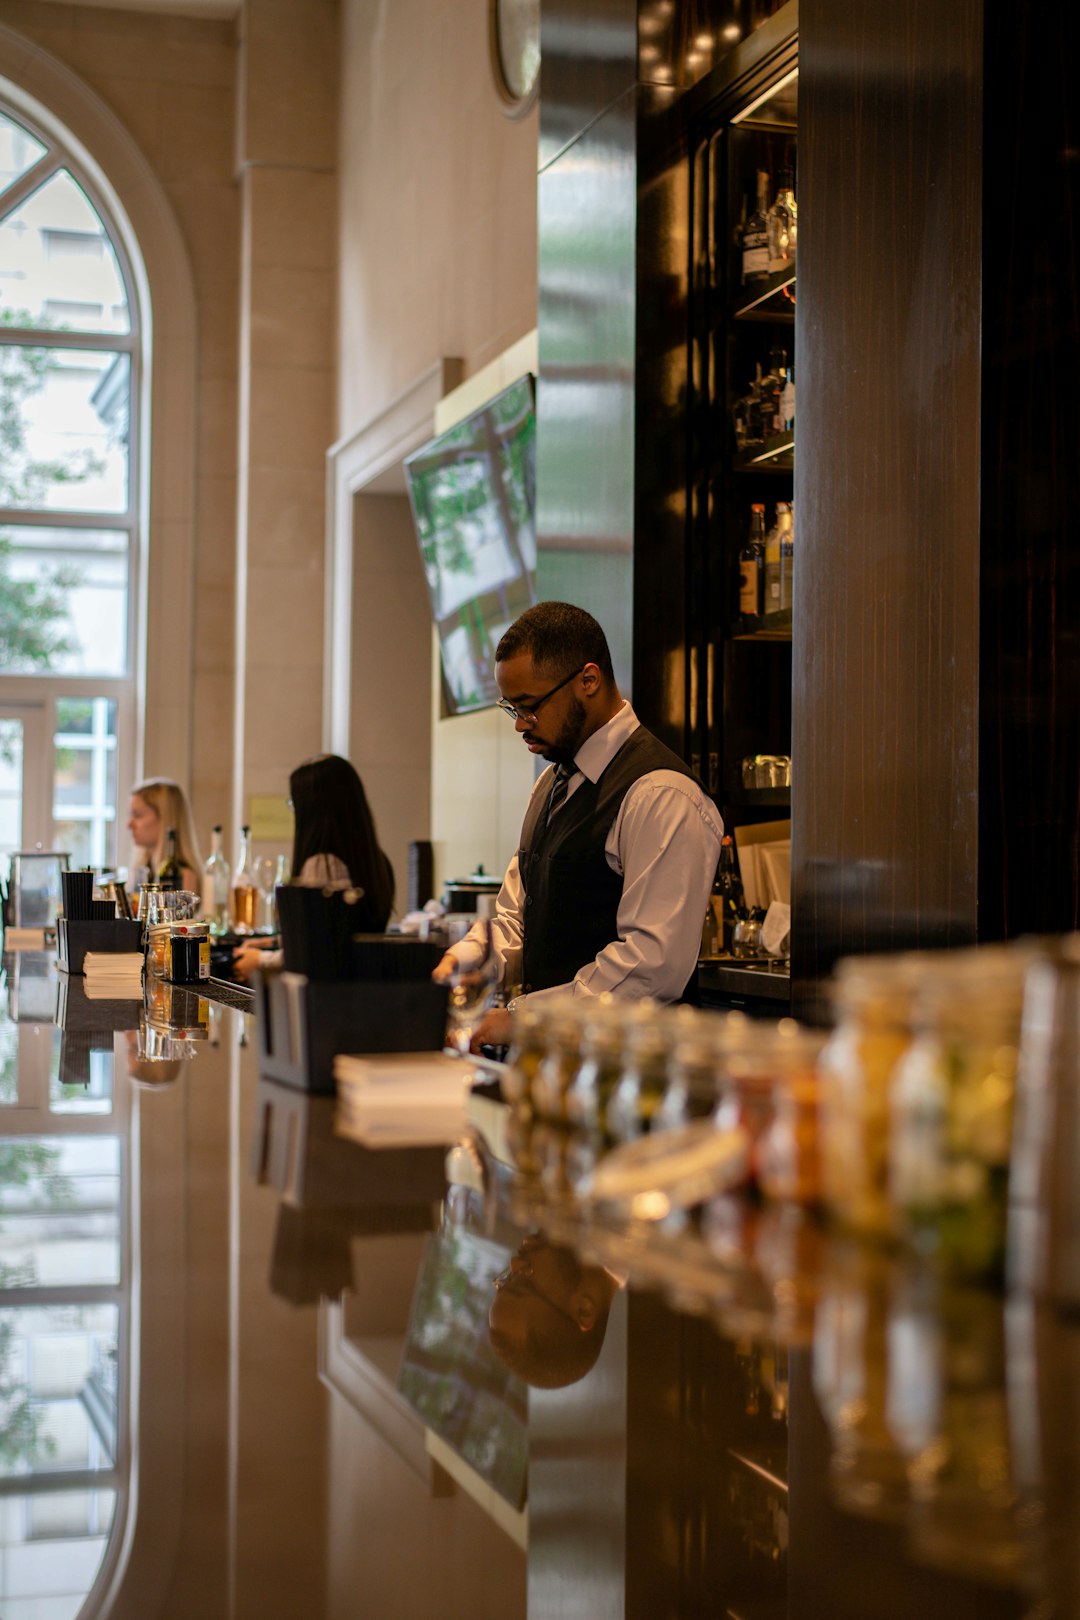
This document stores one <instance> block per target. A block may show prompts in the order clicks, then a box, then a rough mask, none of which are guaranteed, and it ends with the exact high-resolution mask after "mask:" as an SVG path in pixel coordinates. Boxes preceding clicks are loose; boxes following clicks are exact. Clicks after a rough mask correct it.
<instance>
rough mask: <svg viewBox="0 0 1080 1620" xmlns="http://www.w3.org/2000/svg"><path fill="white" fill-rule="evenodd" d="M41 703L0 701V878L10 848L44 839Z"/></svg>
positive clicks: (45, 796)
mask: <svg viewBox="0 0 1080 1620" xmlns="http://www.w3.org/2000/svg"><path fill="white" fill-rule="evenodd" d="M50 819H51V818H50V816H49V795H48V756H47V752H46V747H45V705H44V704H43V703H2V704H0V879H2V878H6V876H7V869H8V858H9V856H11V855H12V854H13V853H14V852H15V851H16V850H19V849H32V848H33V847H34V845H35V844H36V843H38V842H39V841H40V842H41V843H42V844H43V845H45V846H46V847H48V844H49V842H50Z"/></svg>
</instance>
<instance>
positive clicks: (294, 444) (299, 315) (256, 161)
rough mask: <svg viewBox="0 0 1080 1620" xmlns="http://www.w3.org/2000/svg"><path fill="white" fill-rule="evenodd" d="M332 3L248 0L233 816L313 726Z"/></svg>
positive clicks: (329, 368)
mask: <svg viewBox="0 0 1080 1620" xmlns="http://www.w3.org/2000/svg"><path fill="white" fill-rule="evenodd" d="M337 44H338V8H337V5H336V4H335V3H334V0H245V4H244V6H243V9H242V13H241V56H240V83H239V108H238V113H239V118H238V128H237V173H238V176H239V182H240V190H241V209H242V219H243V225H242V252H241V266H242V268H241V289H240V310H241V370H240V375H241V384H240V451H239V463H240V465H239V475H240V488H239V500H238V508H237V531H238V532H237V570H236V581H237V599H236V635H237V640H236V653H237V671H236V683H237V703H236V726H235V731H234V740H233V746H234V750H235V755H236V759H237V762H238V763H237V773H236V781H235V797H234V817H235V819H236V820H238V821H240V820H247V819H248V811H249V803H250V796H251V795H252V794H279V795H284V794H285V793H287V791H288V776H289V772H290V771H291V770H292V769H293V767H294V766H295V765H297V764H298V763H299V762H300V761H301V760H302V759H304V758H306V757H308V756H309V755H311V754H314V753H317V752H318V750H319V747H320V742H321V733H322V638H323V609H324V600H323V555H324V544H325V534H324V529H325V473H324V457H325V454H326V450H327V448H328V446H329V445H330V443H331V442H332V440H333V438H334V431H333V426H334V422H333V413H334V398H333V378H334V331H335V310H334V290H335V283H334V256H335V238H334V222H335V209H336V187H335V172H334V171H335V166H336V160H337V89H336V86H337V73H336V64H337Z"/></svg>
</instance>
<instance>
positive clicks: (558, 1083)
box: [532, 995, 586, 1124]
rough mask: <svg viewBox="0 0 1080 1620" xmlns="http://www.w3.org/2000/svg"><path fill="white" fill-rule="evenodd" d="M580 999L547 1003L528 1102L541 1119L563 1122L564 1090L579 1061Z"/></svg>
mask: <svg viewBox="0 0 1080 1620" xmlns="http://www.w3.org/2000/svg"><path fill="white" fill-rule="evenodd" d="M585 1010H586V1009H584V1008H583V1006H582V1003H581V1002H580V1001H578V1000H576V999H574V998H573V997H572V996H569V995H568V996H562V997H560V998H558V1000H556V999H555V998H554V997H552V999H551V1000H550V1001H549V1002H548V1003H547V1034H546V1039H545V1044H544V1056H543V1058H542V1060H541V1062H540V1065H539V1067H538V1068H537V1071H536V1076H535V1078H534V1080H533V1085H532V1102H533V1107H534V1108H535V1110H536V1112H537V1114H538V1115H539V1116H540V1118H541V1119H548V1120H556V1121H557V1122H558V1123H560V1124H565V1123H566V1093H567V1092H568V1091H569V1089H570V1082H571V1081H572V1080H573V1078H574V1075H575V1074H576V1073H577V1069H578V1064H579V1063H580V1061H581V1030H582V1019H583V1012H584V1011H585Z"/></svg>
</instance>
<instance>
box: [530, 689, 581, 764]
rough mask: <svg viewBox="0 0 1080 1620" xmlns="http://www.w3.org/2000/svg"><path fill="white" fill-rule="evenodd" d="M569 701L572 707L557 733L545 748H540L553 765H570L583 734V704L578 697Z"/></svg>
mask: <svg viewBox="0 0 1080 1620" xmlns="http://www.w3.org/2000/svg"><path fill="white" fill-rule="evenodd" d="M571 703H572V705H573V707H572V708H571V709H570V712H569V714H568V715H567V716H566V719H565V720H564V721H563V723H562V725H561V727H560V728H559V731H558V733H557V734H556V736H555V737H554V739H553V740H552V742H551V743H549V744H548V746H547V747H546V748H542V749H541V750H540V751H541V753H542V755H543V757H544V758H545V759H546V760H549V761H550V762H551V764H553V765H572V764H573V763H574V755H575V754H576V753H577V751H578V749H579V748H580V747H581V744H582V741H583V739H584V736H585V722H586V714H585V705H584V703H582V701H581V699H580V698H572V699H571Z"/></svg>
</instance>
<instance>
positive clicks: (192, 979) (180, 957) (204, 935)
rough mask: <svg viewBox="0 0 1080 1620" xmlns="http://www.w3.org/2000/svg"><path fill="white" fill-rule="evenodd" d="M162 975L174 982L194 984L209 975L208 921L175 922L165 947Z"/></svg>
mask: <svg viewBox="0 0 1080 1620" xmlns="http://www.w3.org/2000/svg"><path fill="white" fill-rule="evenodd" d="M164 976H165V978H167V979H170V980H171V981H172V982H173V983H174V984H198V982H199V980H200V979H208V978H209V977H210V925H209V923H175V924H173V926H172V927H171V928H170V929H169V932H168V938H167V941H166V948H165V973H164Z"/></svg>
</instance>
